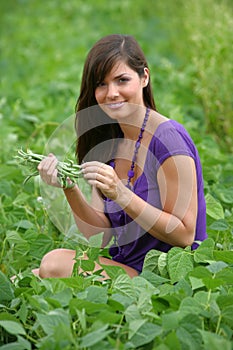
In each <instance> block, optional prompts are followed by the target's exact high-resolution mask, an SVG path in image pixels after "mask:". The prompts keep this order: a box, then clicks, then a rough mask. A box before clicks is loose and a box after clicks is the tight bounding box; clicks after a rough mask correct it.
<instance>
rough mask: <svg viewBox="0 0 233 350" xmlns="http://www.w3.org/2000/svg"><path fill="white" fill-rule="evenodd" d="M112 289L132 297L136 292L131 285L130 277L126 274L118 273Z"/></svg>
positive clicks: (133, 297)
mask: <svg viewBox="0 0 233 350" xmlns="http://www.w3.org/2000/svg"><path fill="white" fill-rule="evenodd" d="M112 289H113V291H114V292H117V293H120V294H123V295H125V296H127V297H130V298H132V299H135V298H136V292H135V289H134V287H133V283H132V279H131V278H130V277H129V276H128V275H120V276H118V277H117V279H116V280H115V281H114V282H113V286H112Z"/></svg>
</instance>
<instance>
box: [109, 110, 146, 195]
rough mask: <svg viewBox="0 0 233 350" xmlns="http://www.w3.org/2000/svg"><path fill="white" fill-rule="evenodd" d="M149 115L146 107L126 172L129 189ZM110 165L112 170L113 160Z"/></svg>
mask: <svg viewBox="0 0 233 350" xmlns="http://www.w3.org/2000/svg"><path fill="white" fill-rule="evenodd" d="M149 114H150V108H148V107H147V108H146V113H145V117H144V120H143V123H142V126H141V129H140V133H139V135H138V139H137V141H136V143H135V148H134V154H133V158H132V162H131V167H130V170H129V171H128V173H127V175H128V179H127V184H126V187H128V188H129V189H131V186H130V182H131V179H132V178H133V177H134V175H135V172H134V168H135V162H136V160H137V155H138V151H139V148H140V145H141V140H142V137H143V133H144V131H145V127H146V123H147V121H148V118H149ZM110 165H111V166H112V167H113V168H115V161H114V160H113V161H111V162H110Z"/></svg>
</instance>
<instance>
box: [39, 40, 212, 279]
mask: <svg viewBox="0 0 233 350" xmlns="http://www.w3.org/2000/svg"><path fill="white" fill-rule="evenodd" d="M76 112H77V124H76V129H77V135H78V142H77V150H76V151H77V152H76V153H77V158H78V162H79V163H80V164H81V167H82V172H83V176H84V178H85V179H86V180H87V182H88V183H89V184H90V185H91V186H92V201H91V203H88V202H87V201H86V199H85V197H84V195H83V194H82V192H81V191H80V189H79V188H78V186H77V185H75V184H72V183H71V181H70V180H69V179H68V182H69V185H68V186H67V187H66V188H63V190H64V193H65V195H66V198H67V200H68V202H69V205H70V207H71V209H72V211H73V214H74V217H75V221H76V224H77V226H78V228H79V230H80V231H81V232H82V233H83V234H84V236H85V237H86V238H89V237H90V236H92V235H94V234H96V233H99V232H104V236H103V246H105V245H106V244H107V243H108V242H110V240H111V238H114V243H112V244H111V247H110V249H109V253H110V255H111V256H112V259H108V258H105V257H99V262H100V264H105V265H117V266H121V267H123V268H124V269H125V271H126V272H127V273H128V275H129V276H130V277H133V276H137V275H138V274H139V273H140V272H141V271H142V268H143V261H144V258H145V255H146V253H147V252H148V251H149V250H151V249H157V250H161V251H164V252H167V251H168V250H169V249H170V248H171V247H172V246H179V247H186V246H192V248H193V249H195V248H196V246H197V244H196V243H195V241H202V240H204V239H205V238H206V206H205V199H204V192H203V180H202V170H201V164H200V159H199V156H198V152H197V149H196V148H195V146H194V144H193V141H192V140H191V138H190V136H189V135H188V133H187V132H186V130H185V129H184V128H183V127H182V126H181V125H180V124H178V123H177V122H175V121H173V120H169V119H168V118H166V117H164V116H162V115H161V114H159V113H158V112H157V111H156V108H155V103H154V99H153V94H152V88H151V83H150V73H149V69H148V65H147V62H146V59H145V56H144V54H143V52H142V50H141V48H140V47H139V45H138V43H137V42H136V41H135V39H134V38H133V37H131V36H128V35H109V36H107V37H104V38H102V39H100V40H99V41H98V42H97V43H96V44H95V45H94V46H93V48H92V49H91V50H90V52H89V54H88V56H87V59H86V63H85V66H84V71H83V77H82V84H81V90H80V96H79V99H78V102H77V106H76ZM56 163H57V158H56V157H55V156H54V155H53V154H50V155H49V156H48V157H46V158H45V159H44V160H42V162H41V163H40V164H39V166H38V170H39V172H40V176H41V178H42V179H43V180H44V181H45V182H46V183H47V184H49V185H53V186H58V187H59V186H60V184H59V181H58V179H57V170H56ZM74 258H75V251H73V250H69V249H56V250H53V251H51V252H49V253H48V254H46V255H45V256H44V258H43V259H42V262H41V265H40V268H39V269H38V270H35V271H34V272H35V273H38V274H39V275H40V276H41V277H68V276H70V275H71V274H72V270H73V266H74V262H75V261H74ZM100 268H101V267H100V266H99V265H98V264H97V265H96V270H97V269H100ZM102 274H103V275H104V276H105V277H106V273H105V272H103V273H102Z"/></svg>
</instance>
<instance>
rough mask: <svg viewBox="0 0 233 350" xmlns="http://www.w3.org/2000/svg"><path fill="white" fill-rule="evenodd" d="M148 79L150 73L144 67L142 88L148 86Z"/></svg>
mask: <svg viewBox="0 0 233 350" xmlns="http://www.w3.org/2000/svg"><path fill="white" fill-rule="evenodd" d="M149 79H150V72H149V69H148V68H147V67H145V68H144V76H143V78H142V83H143V87H146V86H147V85H148V83H149Z"/></svg>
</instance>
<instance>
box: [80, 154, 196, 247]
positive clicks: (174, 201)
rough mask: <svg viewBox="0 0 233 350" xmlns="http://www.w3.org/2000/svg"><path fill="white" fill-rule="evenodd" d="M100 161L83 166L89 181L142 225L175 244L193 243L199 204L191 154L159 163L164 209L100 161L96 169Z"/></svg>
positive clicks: (182, 245)
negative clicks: (139, 193) (153, 203)
mask: <svg viewBox="0 0 233 350" xmlns="http://www.w3.org/2000/svg"><path fill="white" fill-rule="evenodd" d="M94 163H95V164H94ZM99 164H101V163H99ZM97 165H98V162H90V163H89V165H88V164H87V165H85V166H84V169H85V171H84V173H85V172H86V174H84V176H85V177H86V178H87V179H88V181H89V183H91V184H93V185H95V186H96V187H97V188H99V190H101V191H102V193H104V195H106V196H107V197H109V198H111V199H113V200H114V201H115V202H117V203H118V204H119V205H120V206H121V207H122V208H123V209H124V210H125V212H126V213H127V214H128V215H129V216H130V217H131V218H132V219H133V220H135V221H136V222H137V223H138V224H139V225H140V226H141V227H142V228H143V229H145V230H146V231H147V232H149V233H150V234H151V235H152V236H154V237H156V238H157V239H159V240H161V241H163V242H166V243H169V244H171V245H173V246H181V247H185V246H187V245H191V244H192V243H193V240H194V237H195V229H196V219H197V209H198V208H197V207H198V204H197V182H196V168H195V163H194V160H193V159H192V158H191V157H189V156H184V155H177V156H172V157H169V158H168V159H167V160H165V161H164V163H163V164H162V165H161V166H160V168H159V170H158V174H157V179H158V185H159V191H160V197H161V203H162V210H161V209H158V208H155V207H153V206H152V205H150V204H148V203H147V202H145V201H144V200H143V199H141V198H140V197H138V196H137V195H136V194H134V193H133V192H132V191H130V190H129V189H128V188H126V187H125V186H124V185H123V184H122V182H121V181H120V180H119V179H118V178H117V176H116V174H115V172H114V170H111V169H110V168H111V167H108V166H105V165H99V168H98V170H97ZM106 167H107V168H106Z"/></svg>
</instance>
